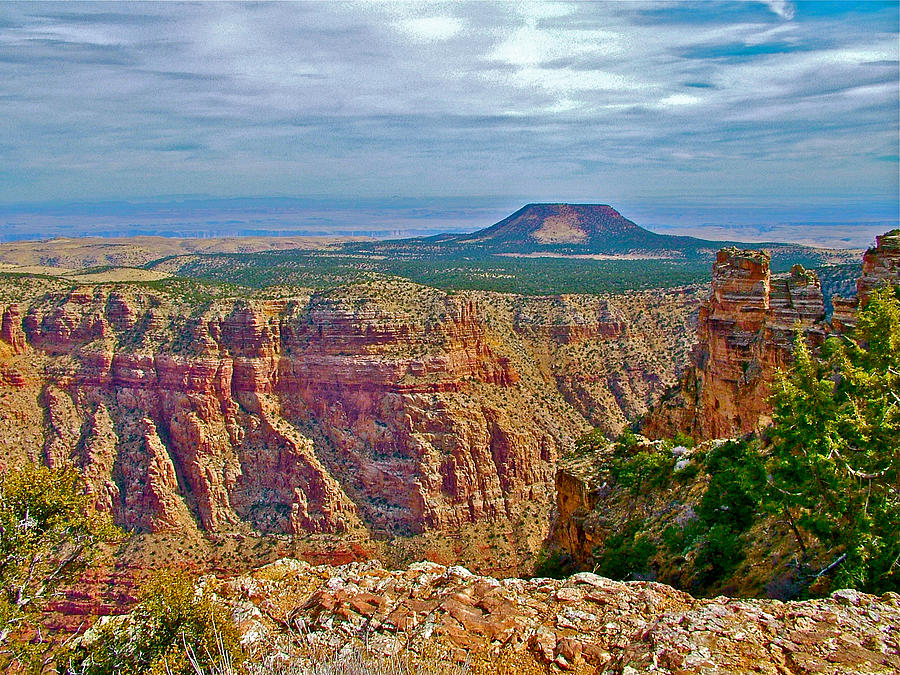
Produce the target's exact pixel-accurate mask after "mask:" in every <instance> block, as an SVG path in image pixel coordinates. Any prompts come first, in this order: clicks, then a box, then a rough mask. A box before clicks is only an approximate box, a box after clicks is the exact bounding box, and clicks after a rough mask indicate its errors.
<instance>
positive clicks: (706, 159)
mask: <svg viewBox="0 0 900 675" xmlns="http://www.w3.org/2000/svg"><path fill="white" fill-rule="evenodd" d="M898 7H900V3H897V2H893V1H892V2H886V3H880V2H789V1H788V0H769V1H767V2H751V1H746V2H721V3H720V2H706V1H704V2H700V3H690V2H642V1H632V2H611V3H595V2H572V3H567V2H512V1H508V2H496V3H494V2H474V3H466V2H453V3H433V2H374V1H373V2H312V3H262V4H226V3H211V4H177V3H133V4H132V3H111V4H94V3H82V2H77V3H55V4H41V3H17V2H7V3H3V4H0V207H2V206H7V207H8V206H10V205H15V204H19V205H20V204H23V203H61V202H69V201H80V202H91V201H103V200H152V199H160V198H168V197H171V196H173V195H192V196H203V197H296V198H316V199H323V200H327V199H330V198H342V199H390V198H397V197H400V198H421V199H451V198H460V197H472V198H475V199H483V200H489V201H490V200H494V201H492V202H491V203H495V202H496V200H498V199H499V200H501V201H503V200H508V201H509V202H510V203H513V202H516V203H518V202H519V201H522V202H524V201H590V202H604V203H611V204H614V205H617V204H626V205H631V206H632V207H633V208H635V209H637V211H638V212H640V209H641V208H644V209H645V210H646V209H648V208H651V207H652V205H653V204H663V203H665V204H669V205H672V204H685V205H707V206H709V207H710V208H712V207H715V208H720V207H724V208H731V209H740V208H745V207H747V208H754V207H758V206H759V205H760V204H766V203H776V204H781V205H784V207H785V208H786V209H791V208H793V209H795V210H796V209H799V210H800V211H801V212H802V211H803V209H804V208H807V206H810V205H813V206H814V205H825V206H827V207H828V208H833V209H837V210H838V211H840V210H841V209H844V208H852V207H854V206H855V208H858V209H860V210H861V212H865V213H869V212H871V214H872V217H873V218H877V217H881V216H884V215H885V214H887V217H888V218H890V217H893V218H895V219H896V211H897V204H898V190H900V188H898V143H900V141H898V138H900V130H898V118H900V102H898V96H900V93H898V92H900V67H898V24H900V10H898ZM648 205H649V206H648ZM651 210H652V209H651ZM801 215H802V213H801Z"/></svg>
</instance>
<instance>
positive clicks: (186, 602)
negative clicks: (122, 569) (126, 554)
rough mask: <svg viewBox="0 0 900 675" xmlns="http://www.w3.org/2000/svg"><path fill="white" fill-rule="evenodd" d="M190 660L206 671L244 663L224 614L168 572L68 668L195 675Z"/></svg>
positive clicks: (92, 638)
mask: <svg viewBox="0 0 900 675" xmlns="http://www.w3.org/2000/svg"><path fill="white" fill-rule="evenodd" d="M189 655H190V656H191V657H192V658H193V659H194V660H195V661H196V663H197V665H198V666H199V667H200V668H202V669H209V668H213V667H221V665H222V661H223V659H224V660H230V661H231V663H232V664H239V663H240V662H241V661H242V660H243V655H242V653H241V649H240V641H239V634H238V631H237V627H236V626H235V625H234V623H233V621H232V620H231V617H230V616H229V615H228V612H227V611H226V610H225V608H224V607H222V606H221V605H219V604H217V603H216V602H214V601H213V600H212V599H211V598H210V597H209V595H208V594H204V593H199V592H198V591H197V590H196V589H195V587H194V582H193V579H192V578H191V577H190V576H189V575H187V574H186V573H183V572H176V571H171V570H166V571H163V572H160V573H158V574H156V575H155V576H154V577H153V578H151V579H150V581H149V582H148V583H147V584H146V585H145V586H144V587H143V589H142V591H141V602H140V604H139V605H138V606H137V607H136V608H135V610H134V611H133V612H132V613H131V614H130V615H128V616H126V617H123V618H121V619H113V620H112V621H108V622H106V623H104V624H102V625H101V626H99V627H98V628H95V629H94V630H92V631H91V632H89V633H88V634H87V635H86V636H85V638H84V639H83V640H82V641H81V643H80V644H79V645H78V647H76V648H75V650H74V651H73V653H71V654H69V655H68V656H67V658H66V663H65V664H64V665H65V668H66V672H68V673H71V674H72V675H76V674H77V675H114V674H120V673H121V674H123V675H138V674H139V673H149V674H150V675H169V674H171V675H194V673H195V668H194V666H193V665H192V664H191V662H190V658H189Z"/></svg>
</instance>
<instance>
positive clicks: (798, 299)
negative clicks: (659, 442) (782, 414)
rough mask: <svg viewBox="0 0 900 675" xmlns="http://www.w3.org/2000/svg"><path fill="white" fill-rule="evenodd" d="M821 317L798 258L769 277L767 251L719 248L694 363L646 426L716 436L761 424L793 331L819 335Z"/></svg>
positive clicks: (812, 337) (815, 289)
mask: <svg viewBox="0 0 900 675" xmlns="http://www.w3.org/2000/svg"><path fill="white" fill-rule="evenodd" d="M824 319H825V305H824V300H823V297H822V289H821V285H820V283H819V279H818V277H817V276H816V274H815V273H814V272H810V271H807V270H804V269H803V268H802V267H801V266H799V265H797V266H794V268H793V269H792V270H791V272H790V274H789V275H785V276H774V277H773V275H772V274H771V272H770V270H769V255H768V254H767V253H766V252H764V251H742V250H738V249H736V248H729V249H723V250H722V251H720V252H719V254H718V256H717V258H716V263H715V265H714V266H713V280H712V293H711V295H710V297H709V299H708V300H706V302H704V303H703V305H702V306H701V308H700V315H699V318H698V331H697V337H698V343H697V345H696V346H695V347H694V350H693V352H692V354H691V368H690V370H689V371H688V372H687V374H686V376H685V378H684V380H683V381H682V383H681V385H680V389H679V390H677V391H675V392H672V394H671V395H670V397H669V398H668V399H666V400H664V401H663V403H662V404H661V406H660V407H659V408H658V409H656V410H655V411H654V412H653V413H652V414H651V415H650V416H649V418H648V420H647V421H646V423H645V426H644V433H646V434H647V435H648V436H651V437H661V436H672V435H674V434H675V433H676V432H679V431H681V432H686V433H688V434H690V435H692V436H695V437H698V438H720V437H726V436H731V435H734V434H741V433H746V432H749V431H754V430H756V429H759V428H761V427H763V426H765V425H766V424H767V423H768V422H769V421H770V414H771V408H770V406H769V403H768V397H769V394H770V389H769V387H770V385H771V383H772V382H773V380H774V377H775V373H776V371H777V370H778V369H779V368H783V367H784V366H785V365H786V364H787V363H789V362H790V361H791V358H792V350H793V341H794V336H795V335H796V333H797V331H800V332H801V333H802V334H803V335H804V337H805V338H806V339H807V340H808V341H809V342H810V343H811V344H818V343H820V342H821V341H822V339H823V338H824V336H825V330H826V327H825V324H824Z"/></svg>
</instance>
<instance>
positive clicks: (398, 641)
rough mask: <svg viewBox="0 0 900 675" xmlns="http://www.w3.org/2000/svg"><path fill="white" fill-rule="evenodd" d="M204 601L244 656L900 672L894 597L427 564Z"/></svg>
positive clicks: (607, 669)
mask: <svg viewBox="0 0 900 675" xmlns="http://www.w3.org/2000/svg"><path fill="white" fill-rule="evenodd" d="M206 590H207V592H215V593H218V594H219V595H221V596H222V597H224V598H225V600H226V602H228V603H229V604H230V605H231V607H232V609H233V611H234V615H235V616H236V618H237V619H238V620H239V621H240V622H241V628H242V631H243V634H244V636H245V638H244V643H245V645H246V646H247V647H248V648H249V649H251V650H257V653H258V654H259V655H260V656H261V657H263V658H265V656H264V655H271V654H272V653H276V652H277V651H278V650H277V649H276V648H273V645H279V644H284V643H285V642H287V641H286V640H284V637H285V633H284V629H285V628H286V627H287V628H289V629H291V630H294V631H297V632H298V633H301V634H303V635H304V636H305V643H306V644H307V645H309V651H310V652H312V653H319V654H321V652H322V651H323V650H324V651H326V652H327V651H331V650H333V651H334V652H341V650H343V651H344V652H347V653H349V652H352V651H353V650H363V649H365V650H368V652H370V653H375V654H383V655H394V654H398V653H401V652H402V653H403V654H404V658H406V659H408V660H410V661H411V662H413V663H415V662H416V661H417V660H418V659H424V660H426V662H431V663H435V662H438V660H442V661H443V660H446V661H451V662H452V660H454V659H456V660H459V661H468V662H469V663H470V664H471V666H472V668H473V670H474V672H476V673H488V672H490V673H496V672H498V668H499V669H501V670H500V672H504V671H506V672H543V670H544V668H545V667H548V666H549V667H550V669H551V671H552V672H559V671H573V672H577V673H595V672H604V673H622V674H624V673H636V672H651V671H652V672H658V673H688V672H722V673H744V672H751V671H752V672H758V673H773V674H775V673H785V672H790V673H818V672H828V673H893V672H897V670H898V669H900V644H898V639H897V636H898V634H900V632H898V630H897V629H898V628H900V598H898V596H897V595H896V594H894V593H888V594H886V595H884V596H882V597H880V598H879V597H875V596H871V595H866V594H864V593H858V592H856V591H847V590H844V591H837V592H835V593H833V594H832V595H831V596H830V597H828V598H824V599H821V600H808V601H804V602H790V603H782V602H778V601H773V600H732V599H729V598H727V597H718V598H715V599H708V600H701V599H697V598H694V597H692V596H690V595H688V594H687V593H683V592H681V591H676V590H675V589H673V588H671V587H669V586H665V585H663V584H658V583H654V582H646V581H634V582H617V581H611V580H610V579H606V578H603V577H599V576H597V575H595V574H591V573H589V572H582V573H579V574H576V575H574V576H572V577H570V578H568V579H565V580H553V579H531V580H522V579H503V580H498V579H494V578H492V577H483V576H477V575H474V574H472V573H471V572H469V571H468V570H466V569H465V568H462V567H443V566H441V565H437V564H434V563H428V562H423V563H417V564H414V565H411V566H410V567H409V568H408V569H406V570H399V571H388V570H384V569H381V568H380V567H379V565H378V564H377V563H375V562H372V563H367V564H358V563H354V564H350V565H346V566H343V567H336V568H335V567H325V566H322V567H311V566H310V565H308V564H306V563H301V562H297V561H295V560H281V561H279V562H277V563H275V564H272V565H269V566H268V567H264V568H262V569H260V570H258V571H257V572H255V573H253V574H251V575H246V576H241V577H237V578H234V579H230V580H227V581H219V580H216V579H208V580H207V582H206ZM285 617H288V618H287V619H285ZM279 638H282V641H281V642H279ZM297 642H298V641H295V642H294V644H297ZM288 649H289V648H288ZM307 654H308V652H305V651H303V650H300V653H295V654H293V655H292V656H291V657H289V658H294V659H297V660H299V661H302V660H303V659H304V657H305V656H306V655H307Z"/></svg>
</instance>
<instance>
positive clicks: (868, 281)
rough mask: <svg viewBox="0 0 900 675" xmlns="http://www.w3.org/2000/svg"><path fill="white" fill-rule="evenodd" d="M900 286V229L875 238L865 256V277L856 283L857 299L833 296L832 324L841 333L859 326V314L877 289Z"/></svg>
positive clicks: (863, 267)
mask: <svg viewBox="0 0 900 675" xmlns="http://www.w3.org/2000/svg"><path fill="white" fill-rule="evenodd" d="M897 284H900V230H891V231H890V232H886V233H885V234H883V235H881V236H880V237H875V246H874V247H873V248H870V249H868V250H867V251H866V252H865V254H864V255H863V263H862V275H861V276H860V278H859V279H858V280H857V282H856V297H854V298H842V297H840V296H837V295H836V296H834V297H833V298H832V304H833V305H834V317H833V318H832V324H833V326H834V329H835V331H837V332H839V333H843V332H846V331H848V330H852V329H853V328H854V327H855V326H856V312H857V311H858V310H859V308H860V307H865V306H866V304H867V303H868V302H869V296H870V295H871V293H872V291H873V290H874V289H876V288H881V287H882V286H885V285H897Z"/></svg>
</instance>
